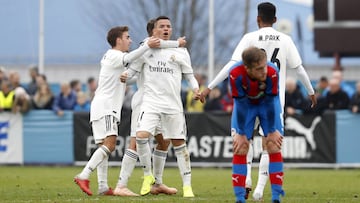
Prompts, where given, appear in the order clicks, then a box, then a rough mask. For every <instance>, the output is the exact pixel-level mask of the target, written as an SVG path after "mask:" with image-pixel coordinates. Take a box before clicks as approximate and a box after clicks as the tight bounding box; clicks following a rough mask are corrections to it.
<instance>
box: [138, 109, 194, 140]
mask: <svg viewBox="0 0 360 203" xmlns="http://www.w3.org/2000/svg"><path fill="white" fill-rule="evenodd" d="M138 121H139V126H138V128H137V130H136V131H137V132H138V131H147V132H149V133H151V134H152V135H154V133H155V130H156V128H157V126H158V125H159V123H160V124H161V130H162V133H163V137H164V139H183V140H186V134H187V132H186V123H185V116H184V114H183V113H178V114H164V113H155V112H141V114H140V116H139V119H138Z"/></svg>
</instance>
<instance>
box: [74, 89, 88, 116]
mask: <svg viewBox="0 0 360 203" xmlns="http://www.w3.org/2000/svg"><path fill="white" fill-rule="evenodd" d="M74 111H86V112H90V101H89V100H88V98H87V95H86V94H85V93H84V92H83V91H79V92H78V93H77V94H76V104H75V106H74Z"/></svg>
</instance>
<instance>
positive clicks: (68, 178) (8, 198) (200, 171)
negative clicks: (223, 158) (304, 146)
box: [0, 166, 360, 203]
mask: <svg viewBox="0 0 360 203" xmlns="http://www.w3.org/2000/svg"><path fill="white" fill-rule="evenodd" d="M81 170H82V167H64V166H0V202H24V203H25V202H52V203H55V202H56V203H60V202H80V203H83V202H144V203H145V202H156V203H158V202H160V203H161V202H167V203H168V202H204V203H205V202H235V198H234V195H233V191H232V185H231V169H229V168H224V169H222V168H219V169H218V168H193V170H192V185H193V191H194V193H195V196H196V197H195V198H183V197H182V190H181V188H182V186H181V179H180V175H179V171H178V169H177V168H165V172H164V178H163V179H164V183H165V184H167V185H169V186H172V187H176V188H178V190H179V192H178V194H176V195H173V196H167V195H147V196H142V197H116V196H106V197H104V196H97V195H93V196H87V195H86V194H84V193H83V192H81V191H80V189H79V188H78V187H77V185H75V183H74V182H73V177H74V175H76V174H77V173H79V172H80V171H81ZM118 174H119V167H109V177H108V179H109V185H110V187H114V186H115V184H116V182H117V178H118ZM141 176H142V171H141V169H139V168H136V169H135V171H134V173H133V175H132V177H131V179H130V181H129V185H128V186H129V188H130V189H132V190H133V191H135V192H139V190H140V186H141V183H142V179H141ZM256 177H257V170H253V182H254V183H256ZM284 180H285V183H284V189H285V192H286V195H285V197H284V198H283V199H282V200H283V202H289V203H300V202H301V203H303V202H304V203H305V202H309V203H310V202H311V203H317V202H318V203H343V202H345V203H347V202H360V169H347V170H345V169H337V170H336V169H285V179H284ZM90 185H91V189H92V191H93V193H94V194H96V193H97V180H96V172H94V173H93V174H92V175H91V183H90ZM270 197H271V195H270V188H269V184H267V187H266V190H265V195H264V202H271V201H270ZM247 202H253V201H252V200H251V199H249V200H248V201H247Z"/></svg>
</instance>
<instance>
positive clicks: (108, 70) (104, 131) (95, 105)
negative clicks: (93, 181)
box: [74, 26, 160, 195]
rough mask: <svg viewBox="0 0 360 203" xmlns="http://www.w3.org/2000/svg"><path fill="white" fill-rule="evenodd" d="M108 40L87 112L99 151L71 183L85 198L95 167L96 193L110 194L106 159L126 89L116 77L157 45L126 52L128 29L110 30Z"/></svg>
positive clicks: (155, 41)
mask: <svg viewBox="0 0 360 203" xmlns="http://www.w3.org/2000/svg"><path fill="white" fill-rule="evenodd" d="M107 41H108V43H109V44H110V45H111V49H109V50H108V51H107V52H106V53H105V54H104V56H103V58H102V60H101V70H100V75H99V80H98V81H99V84H98V87H97V89H96V92H95V96H94V99H93V100H92V102H91V110H90V123H91V127H92V131H93V136H94V139H95V143H96V144H98V146H99V148H98V149H96V151H95V152H94V153H93V155H92V156H91V158H90V160H89V161H88V163H87V164H86V166H85V167H84V169H83V170H82V172H81V173H80V174H78V175H76V176H75V178H74V182H75V183H76V184H77V185H78V186H79V187H80V189H81V190H82V191H83V192H85V193H86V194H88V195H92V191H91V190H90V187H89V177H90V174H91V173H92V172H93V171H94V170H95V168H97V174H98V184H99V185H98V186H99V190H98V193H99V194H101V195H112V194H113V191H112V189H111V188H109V186H108V183H107V171H108V170H107V169H108V158H109V155H110V154H111V152H112V151H114V149H115V145H116V137H117V134H118V123H119V122H120V113H121V109H122V104H123V99H124V94H125V88H126V86H125V84H124V83H121V82H120V81H119V75H120V74H121V73H122V72H123V71H124V70H125V66H127V64H129V63H130V62H132V61H134V60H135V59H136V58H138V57H140V56H141V55H142V54H143V53H145V52H146V51H147V50H149V49H150V48H157V47H159V46H160V40H159V39H157V38H150V39H149V40H148V43H147V44H145V45H144V46H141V47H139V48H138V49H136V50H134V51H132V52H131V53H127V52H128V51H129V48H130V44H131V42H132V41H131V39H130V36H129V29H128V27H127V26H119V27H114V28H111V29H110V30H109V32H108V34H107Z"/></svg>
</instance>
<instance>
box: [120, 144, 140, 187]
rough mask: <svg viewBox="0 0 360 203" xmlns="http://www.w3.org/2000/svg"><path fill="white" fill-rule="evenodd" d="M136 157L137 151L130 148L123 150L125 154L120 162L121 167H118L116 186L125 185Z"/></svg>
mask: <svg viewBox="0 0 360 203" xmlns="http://www.w3.org/2000/svg"><path fill="white" fill-rule="evenodd" d="M137 158H138V153H137V152H136V151H134V150H132V149H126V150H125V155H124V157H123V159H122V162H121V169H120V174H119V180H118V183H117V187H124V186H125V187H126V186H127V183H128V181H129V178H130V176H131V174H132V172H133V170H134V168H135V165H136V161H137Z"/></svg>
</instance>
